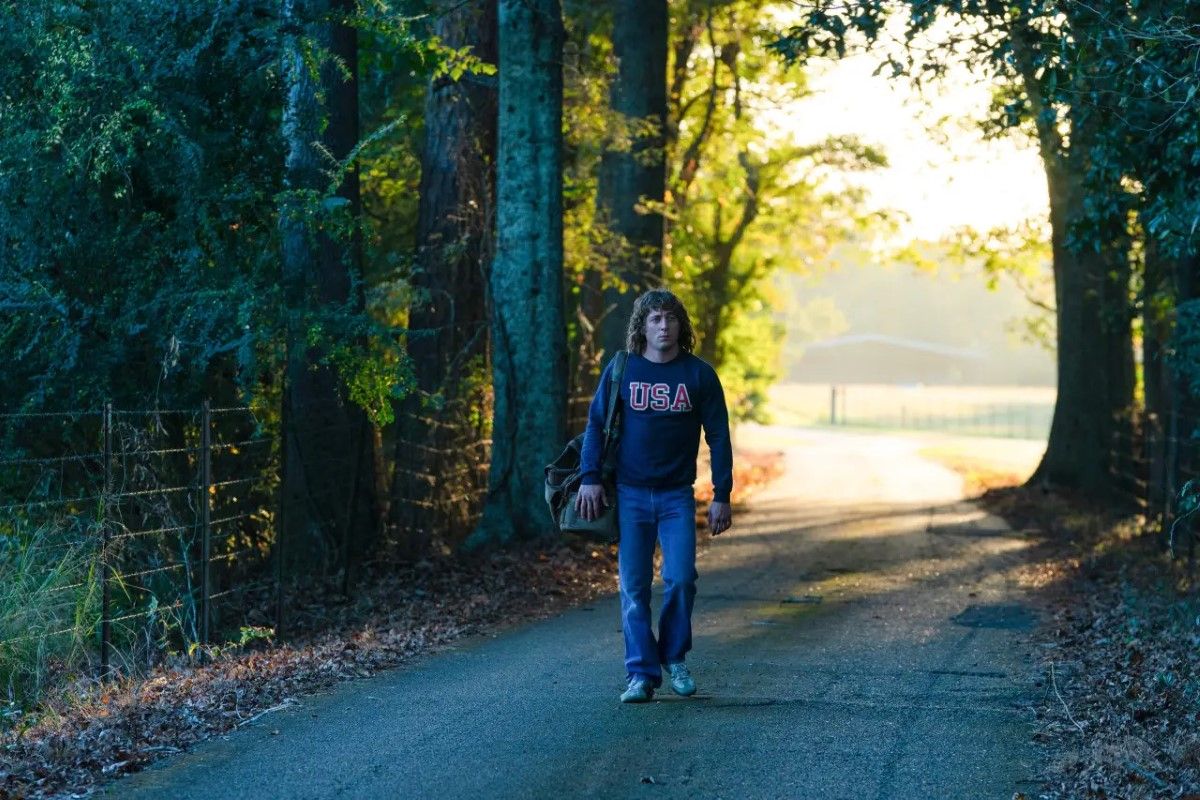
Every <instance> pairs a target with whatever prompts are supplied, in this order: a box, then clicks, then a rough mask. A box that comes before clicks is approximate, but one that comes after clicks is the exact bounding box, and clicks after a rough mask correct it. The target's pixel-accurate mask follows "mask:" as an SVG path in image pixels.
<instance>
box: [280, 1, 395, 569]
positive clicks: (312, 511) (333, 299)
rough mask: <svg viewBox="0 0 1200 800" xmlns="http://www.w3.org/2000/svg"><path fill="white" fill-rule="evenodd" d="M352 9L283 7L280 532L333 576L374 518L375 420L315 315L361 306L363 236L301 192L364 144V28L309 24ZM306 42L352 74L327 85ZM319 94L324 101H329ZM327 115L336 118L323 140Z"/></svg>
mask: <svg viewBox="0 0 1200 800" xmlns="http://www.w3.org/2000/svg"><path fill="white" fill-rule="evenodd" d="M350 6H351V0H333V2H328V0H325V1H320V0H318V1H316V2H310V3H301V2H296V1H294V0H285V2H284V17H285V20H286V21H287V22H288V23H289V27H290V28H291V29H292V30H294V31H296V32H295V33H291V34H289V35H288V37H287V42H286V45H285V50H284V78H285V86H286V90H287V98H286V103H285V107H284V116H283V132H284V140H285V142H286V144H287V154H286V180H287V188H288V190H289V192H294V193H297V194H295V195H292V196H291V197H290V198H289V199H288V200H286V201H285V203H284V208H283V209H282V212H283V213H282V215H281V223H280V226H281V234H282V249H283V284H284V295H285V302H286V304H287V309H288V317H289V319H288V359H287V366H286V380H287V385H286V388H285V391H284V407H285V408H284V420H285V426H284V448H283V457H284V470H283V472H284V476H285V477H284V485H283V503H284V528H283V530H281V533H280V535H281V536H282V537H284V543H283V550H284V553H285V555H286V557H287V559H288V562H289V566H290V567H291V568H293V569H299V570H300V571H303V572H307V573H318V572H328V571H330V570H331V568H332V567H333V565H335V564H336V563H338V562H339V561H341V560H342V559H341V554H342V553H347V552H349V551H348V550H347V545H348V544H350V542H351V541H355V542H358V543H359V544H360V545H361V544H362V543H365V541H366V534H367V533H368V532H369V530H370V526H371V523H372V520H373V518H374V514H373V511H372V509H371V507H370V503H371V499H370V498H371V496H372V491H371V481H370V477H369V476H370V471H369V470H370V469H371V467H370V449H369V447H368V446H367V445H368V444H369V442H367V441H366V437H368V436H369V435H370V428H369V426H368V425H367V424H366V416H365V414H364V412H363V410H362V409H361V408H359V407H357V406H355V405H354V404H353V403H351V402H350V401H349V400H348V399H347V398H346V397H345V394H344V392H343V391H342V386H341V384H340V381H339V379H338V376H337V374H336V373H335V372H334V371H333V370H332V369H330V368H329V367H327V366H323V365H321V364H320V358H321V353H320V350H319V349H318V347H314V346H310V344H311V343H310V342H309V333H310V326H311V325H312V323H313V318H314V315H316V314H318V313H319V312H320V311H321V310H322V309H335V308H336V309H343V308H350V309H361V307H362V296H361V281H359V280H357V279H356V276H357V274H358V273H359V272H360V263H359V259H360V257H361V249H360V248H359V246H358V242H357V240H351V241H344V240H339V239H334V238H333V237H331V236H329V235H328V234H327V233H326V232H324V230H323V229H324V228H325V227H326V226H320V223H319V221H318V223H317V224H318V225H319V227H318V229H317V230H314V229H313V223H312V222H309V221H308V220H309V217H310V216H311V215H313V214H314V211H313V209H312V208H311V207H309V206H308V205H306V202H305V200H304V199H303V197H302V195H301V194H300V193H304V192H314V193H318V194H322V193H324V192H325V190H326V189H327V185H328V179H327V177H326V173H327V171H328V170H329V169H330V168H331V167H332V166H333V165H331V164H329V163H327V161H326V160H325V159H324V157H323V155H322V151H323V150H327V151H328V152H329V153H330V154H331V155H332V156H333V157H334V158H336V159H338V160H339V161H341V160H343V159H344V158H345V157H346V156H347V154H348V153H349V152H350V150H351V148H352V147H353V146H354V143H355V142H356V141H357V139H358V122H357V114H358V102H357V97H358V89H357V82H356V80H354V79H353V76H354V74H355V72H356V70H357V40H356V37H355V34H354V31H353V30H352V29H350V28H348V27H346V26H344V25H340V24H337V23H331V22H325V23H323V24H310V23H311V22H312V21H313V20H320V19H324V18H325V17H327V16H328V15H329V14H330V13H331V12H332V13H335V14H336V13H339V12H344V11H346V10H347V9H349V8H350ZM305 37H307V38H309V39H315V40H316V41H318V42H319V43H321V44H322V45H324V46H325V47H328V48H330V50H331V51H332V52H334V53H335V54H336V55H338V56H339V57H340V58H341V59H342V60H343V61H344V63H345V67H346V68H347V69H349V70H350V71H351V76H352V77H351V79H350V80H345V79H344V78H343V76H342V74H341V73H340V72H339V71H338V70H337V69H335V67H334V66H333V65H332V64H325V65H323V68H322V70H321V77H320V84H321V85H320V86H318V84H317V82H316V81H314V80H313V77H312V74H311V71H310V70H309V68H308V65H306V64H305V63H304V52H305V50H306V47H305ZM319 94H323V95H324V97H325V98H326V103H327V106H326V107H322V104H321V102H320V100H319V99H318V96H319ZM327 116H328V120H329V123H330V124H329V125H328V126H327V127H326V129H325V135H324V137H322V132H321V131H322V123H323V121H325V119H326V117H327ZM338 194H339V196H340V197H341V198H342V199H344V200H346V201H347V205H348V207H349V209H350V213H351V214H353V215H356V214H357V213H358V205H359V195H358V179H357V173H356V171H355V170H351V171H350V172H349V173H347V177H346V179H345V180H344V182H343V184H342V186H341V187H340V188H339V191H338ZM331 213H332V212H331ZM317 216H318V218H319V216H320V214H317ZM343 566H345V564H343Z"/></svg>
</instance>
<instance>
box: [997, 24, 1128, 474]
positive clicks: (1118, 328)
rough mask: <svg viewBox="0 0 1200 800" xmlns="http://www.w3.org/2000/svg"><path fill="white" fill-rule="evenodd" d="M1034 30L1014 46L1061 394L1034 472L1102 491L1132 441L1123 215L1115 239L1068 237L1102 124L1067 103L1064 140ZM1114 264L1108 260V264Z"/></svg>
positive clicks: (1079, 214)
mask: <svg viewBox="0 0 1200 800" xmlns="http://www.w3.org/2000/svg"><path fill="white" fill-rule="evenodd" d="M1036 35H1037V34H1035V33H1033V32H1032V31H1029V30H1020V29H1017V30H1015V31H1014V33H1013V36H1012V42H1013V53H1014V56H1015V59H1016V64H1017V68H1018V70H1019V71H1020V72H1021V75H1022V79H1023V82H1024V85H1025V91H1026V95H1027V96H1028V98H1029V100H1030V104H1031V111H1032V112H1033V115H1034V119H1035V121H1036V124H1037V128H1038V138H1039V144H1040V147H1041V155H1042V163H1043V165H1044V166H1045V170H1046V185H1047V189H1048V193H1049V200H1050V227H1051V237H1052V252H1053V264H1054V290H1055V299H1056V301H1057V302H1056V307H1057V336H1058V357H1057V360H1058V399H1057V401H1056V403H1055V406H1054V417H1053V420H1052V421H1051V425H1050V437H1049V440H1048V441H1047V444H1046V453H1045V455H1044V456H1043V457H1042V461H1041V463H1040V464H1039V465H1038V468H1037V470H1036V471H1035V472H1034V475H1033V477H1032V478H1030V481H1031V482H1048V483H1052V484H1056V485H1060V486H1068V487H1073V488H1079V489H1083V490H1085V491H1089V492H1096V493H1101V492H1105V491H1107V490H1110V489H1111V488H1112V487H1113V476H1112V472H1113V471H1112V469H1111V467H1112V466H1114V464H1113V461H1112V459H1113V457H1114V454H1115V455H1116V457H1117V458H1118V460H1123V461H1126V462H1127V460H1128V459H1122V458H1121V455H1120V451H1121V449H1122V448H1123V447H1129V446H1131V442H1130V441H1129V440H1128V437H1124V441H1122V437H1121V436H1120V435H1119V434H1120V432H1121V427H1120V418H1121V415H1123V414H1126V413H1127V412H1128V410H1129V407H1130V405H1131V404H1132V401H1133V370H1132V365H1133V361H1132V358H1133V343H1132V334H1131V314H1130V304H1129V262H1128V250H1127V249H1126V250H1124V251H1121V250H1120V247H1121V246H1122V244H1121V243H1124V244H1123V246H1124V247H1126V248H1127V247H1128V241H1127V239H1126V238H1125V237H1124V235H1123V220H1111V221H1110V222H1111V223H1112V228H1111V229H1110V230H1111V231H1114V232H1115V233H1114V241H1113V242H1111V243H1109V244H1111V245H1114V247H1113V248H1112V249H1109V250H1108V251H1106V252H1100V253H1096V252H1089V251H1085V250H1083V249H1081V248H1078V247H1075V246H1072V244H1071V243H1070V241H1069V237H1070V234H1071V232H1072V230H1073V229H1074V227H1075V226H1076V225H1077V224H1078V223H1080V222H1082V221H1084V220H1085V219H1086V214H1087V205H1088V194H1087V193H1088V191H1089V190H1091V189H1090V187H1088V186H1087V183H1086V178H1087V175H1088V167H1089V162H1090V158H1091V146H1092V145H1093V144H1094V142H1095V137H1094V136H1093V135H1091V134H1092V133H1094V132H1095V131H1096V126H1098V125H1099V124H1101V120H1100V119H1099V118H1098V117H1097V111H1096V110H1095V109H1078V108H1077V109H1072V113H1071V122H1072V132H1071V141H1070V145H1069V147H1067V146H1066V145H1065V143H1064V142H1063V140H1062V137H1061V134H1060V133H1059V131H1058V129H1057V127H1056V123H1055V116H1054V114H1053V113H1052V112H1051V111H1050V110H1049V109H1048V108H1047V106H1048V103H1047V100H1046V98H1044V97H1043V96H1042V93H1041V83H1040V81H1039V80H1038V77H1037V67H1036V58H1035V55H1036V54H1035V51H1034V48H1033V47H1032V46H1031V44H1030V43H1031V41H1032V40H1033V38H1034V37H1035V36H1036ZM1114 267H1115V268H1114Z"/></svg>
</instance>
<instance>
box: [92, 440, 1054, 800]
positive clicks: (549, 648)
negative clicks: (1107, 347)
mask: <svg viewBox="0 0 1200 800" xmlns="http://www.w3.org/2000/svg"><path fill="white" fill-rule="evenodd" d="M739 435H740V436H741V434H739ZM751 435H752V436H753V438H754V439H755V440H756V441H748V440H747V438H746V437H743V438H742V440H741V441H740V442H739V444H740V445H742V446H746V445H752V446H753V445H760V446H761V445H764V444H766V445H768V446H772V447H776V448H779V449H783V450H785V452H786V456H787V472H786V474H785V475H784V477H783V478H781V479H780V480H778V481H777V482H776V483H774V484H772V485H771V486H770V487H768V488H767V489H766V490H764V491H763V492H762V493H760V494H759V495H758V496H757V497H756V498H755V500H754V502H753V503H752V510H751V511H750V512H749V513H745V514H742V515H740V516H737V517H735V519H734V528H733V530H731V531H730V532H729V533H727V534H725V535H723V536H721V537H720V538H718V539H716V540H714V541H713V542H712V543H711V546H709V547H708V548H707V549H706V550H705V552H704V553H703V555H702V557H701V559H700V562H699V570H700V583H699V597H698V600H697V603H696V613H695V619H694V623H695V647H694V650H693V651H692V653H691V655H690V656H689V664H690V665H691V666H692V671H693V674H694V676H695V678H696V681H697V684H698V685H699V689H700V691H699V693H698V694H697V696H695V697H693V698H686V699H685V698H681V697H676V696H675V695H673V694H671V693H670V691H669V690H666V691H663V692H660V694H658V695H657V696H656V698H655V702H652V703H648V704H645V705H622V704H621V703H619V702H618V695H619V694H620V692H621V690H622V688H623V683H624V670H623V667H622V644H621V633H620V629H621V626H620V612H619V606H618V603H617V600H616V598H615V597H611V598H606V599H604V600H602V601H599V602H596V603H594V604H593V605H591V606H588V607H585V608H579V609H576V610H573V611H570V612H568V613H565V614H563V615H562V616H560V617H557V618H555V619H551V620H547V621H544V622H540V623H536V624H530V625H528V626H525V627H522V628H519V629H516V630H513V631H510V632H507V633H504V634H502V635H500V636H498V637H475V638H473V639H470V640H464V641H462V642H461V643H459V644H458V645H457V646H456V647H454V648H453V649H451V650H449V651H445V652H442V653H440V654H438V655H435V656H430V657H427V658H424V659H421V660H419V661H417V662H414V663H413V664H410V665H409V666H406V667H403V668H400V669H397V670H395V671H393V672H390V673H387V674H384V675H381V676H378V677H376V678H372V679H369V680H364V681H358V682H354V683H350V684H345V685H343V686H341V687H340V688H338V689H337V690H335V691H333V692H331V693H329V694H326V695H322V696H319V697H312V698H306V699H303V700H302V701H301V702H300V703H299V704H298V705H296V706H295V707H293V708H291V709H289V710H286V711H281V712H278V713H275V714H270V715H268V716H266V717H264V718H262V719H261V720H260V721H258V722H256V723H255V724H254V725H252V726H249V727H247V728H246V729H243V730H241V731H238V732H237V733H236V734H234V735H232V736H229V737H227V738H225V739H222V740H218V741H214V742H211V743H208V744H205V745H202V746H200V747H198V748H196V749H195V750H194V751H193V752H192V753H189V754H187V755H183V756H179V757H175V758H173V759H171V760H169V761H167V762H164V763H163V764H162V765H160V766H158V767H155V768H152V769H150V770H148V771H146V772H143V773H141V774H139V775H135V776H133V777H131V778H129V779H126V780H124V781H121V782H119V783H117V784H115V785H114V786H112V787H111V788H110V789H109V790H108V791H107V793H106V794H105V796H107V797H120V798H136V800H151V799H152V798H153V799H154V800H158V798H172V800H190V799H192V798H194V799H195V800H221V799H222V798H255V799H256V800H258V799H264V798H279V799H280V800H283V799H284V798H286V799H287V800H301V799H303V800H310V799H313V800H315V799H316V798H372V799H374V798H379V799H380V800H382V799H384V798H387V799H388V800H391V799H392V798H577V797H589V798H631V799H632V800H658V799H659V798H731V799H732V798H847V799H849V798H853V799H854V800H864V798H866V799H871V798H875V799H877V800H886V799H888V798H897V799H900V798H903V799H904V800H911V799H912V798H937V800H947V799H948V798H964V799H965V798H970V799H971V800H982V799H983V798H997V799H998V800H999V799H1003V800H1010V798H1012V797H1013V796H1014V794H1016V793H1018V792H1027V793H1032V792H1033V790H1035V789H1036V787H1037V782H1036V778H1037V774H1038V772H1039V765H1038V754H1037V752H1036V751H1035V749H1034V746H1033V745H1032V744H1031V743H1030V735H1031V733H1032V727H1031V711H1030V707H1031V704H1032V701H1033V699H1034V697H1035V696H1036V695H1037V693H1038V690H1035V688H1034V686H1033V680H1034V678H1033V675H1032V671H1031V669H1030V666H1029V663H1028V661H1027V653H1028V647H1027V646H1026V645H1025V641H1026V640H1027V639H1028V636H1029V632H1030V630H1031V629H1032V627H1033V626H1034V625H1035V624H1036V618H1035V616H1034V615H1033V613H1032V612H1031V611H1029V610H1028V609H1027V608H1026V607H1025V606H1023V605H1022V597H1021V593H1020V590H1019V589H1018V588H1016V586H1015V581H1014V577H1013V574H1012V569H1013V567H1014V565H1017V564H1019V563H1020V561H1021V559H1022V551H1023V549H1024V547H1025V542H1024V539H1023V538H1022V537H1021V536H1019V535H1018V534H1015V533H1013V532H1012V531H1010V530H1008V529H1007V528H1006V527H1005V526H1004V524H1003V523H1002V522H1001V521H1000V520H997V519H995V518H990V517H987V516H985V515H984V514H982V513H981V512H980V511H978V510H977V509H975V508H974V507H972V506H970V505H967V504H965V503H963V502H961V494H962V485H961V481H960V480H959V478H958V477H957V476H956V475H955V474H953V473H952V472H950V471H948V470H946V469H944V468H942V467H939V466H937V465H935V464H933V463H930V462H928V461H926V460H924V459H922V458H921V457H920V455H919V453H918V451H919V449H920V442H919V441H917V440H913V439H891V438H887V437H879V436H865V435H851V434H841V433H822V432H813V431H792V430H784V429H758V430H755V431H752V432H751ZM656 599H657V594H656Z"/></svg>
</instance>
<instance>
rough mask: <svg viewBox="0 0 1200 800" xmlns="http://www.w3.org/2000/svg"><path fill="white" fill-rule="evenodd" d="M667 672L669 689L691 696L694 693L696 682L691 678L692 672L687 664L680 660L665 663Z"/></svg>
mask: <svg viewBox="0 0 1200 800" xmlns="http://www.w3.org/2000/svg"><path fill="white" fill-rule="evenodd" d="M667 672H668V673H670V676H671V691H673V692H675V694H678V695H683V696H684V697H691V696H692V695H694V694H695V693H696V682H695V681H694V680H692V673H691V671H690V670H688V668H687V664H685V663H683V662H682V661H676V662H675V663H674V664H667Z"/></svg>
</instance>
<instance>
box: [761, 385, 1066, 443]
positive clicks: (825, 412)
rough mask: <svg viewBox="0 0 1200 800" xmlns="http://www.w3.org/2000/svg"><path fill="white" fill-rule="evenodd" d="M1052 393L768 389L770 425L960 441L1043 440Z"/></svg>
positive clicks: (863, 387)
mask: <svg viewBox="0 0 1200 800" xmlns="http://www.w3.org/2000/svg"><path fill="white" fill-rule="evenodd" d="M1055 395H1056V392H1055V390H1054V389H1051V388H1046V387H1027V386H894V385H876V384H850V385H846V386H838V387H837V393H836V399H835V396H834V388H833V387H831V386H830V385H829V384H802V383H785V384H780V385H778V386H775V387H773V388H772V389H771V392H770V395H769V406H768V408H769V410H770V413H771V417H772V421H773V422H774V424H776V425H795V426H814V425H818V426H829V425H837V426H839V427H842V426H845V427H848V428H872V429H883V430H931V431H944V432H946V433H953V434H957V435H961V436H996V437H1006V438H1017V439H1045V438H1046V437H1047V436H1048V435H1049V433H1050V420H1051V418H1052V417H1053V414H1054V398H1055Z"/></svg>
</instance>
